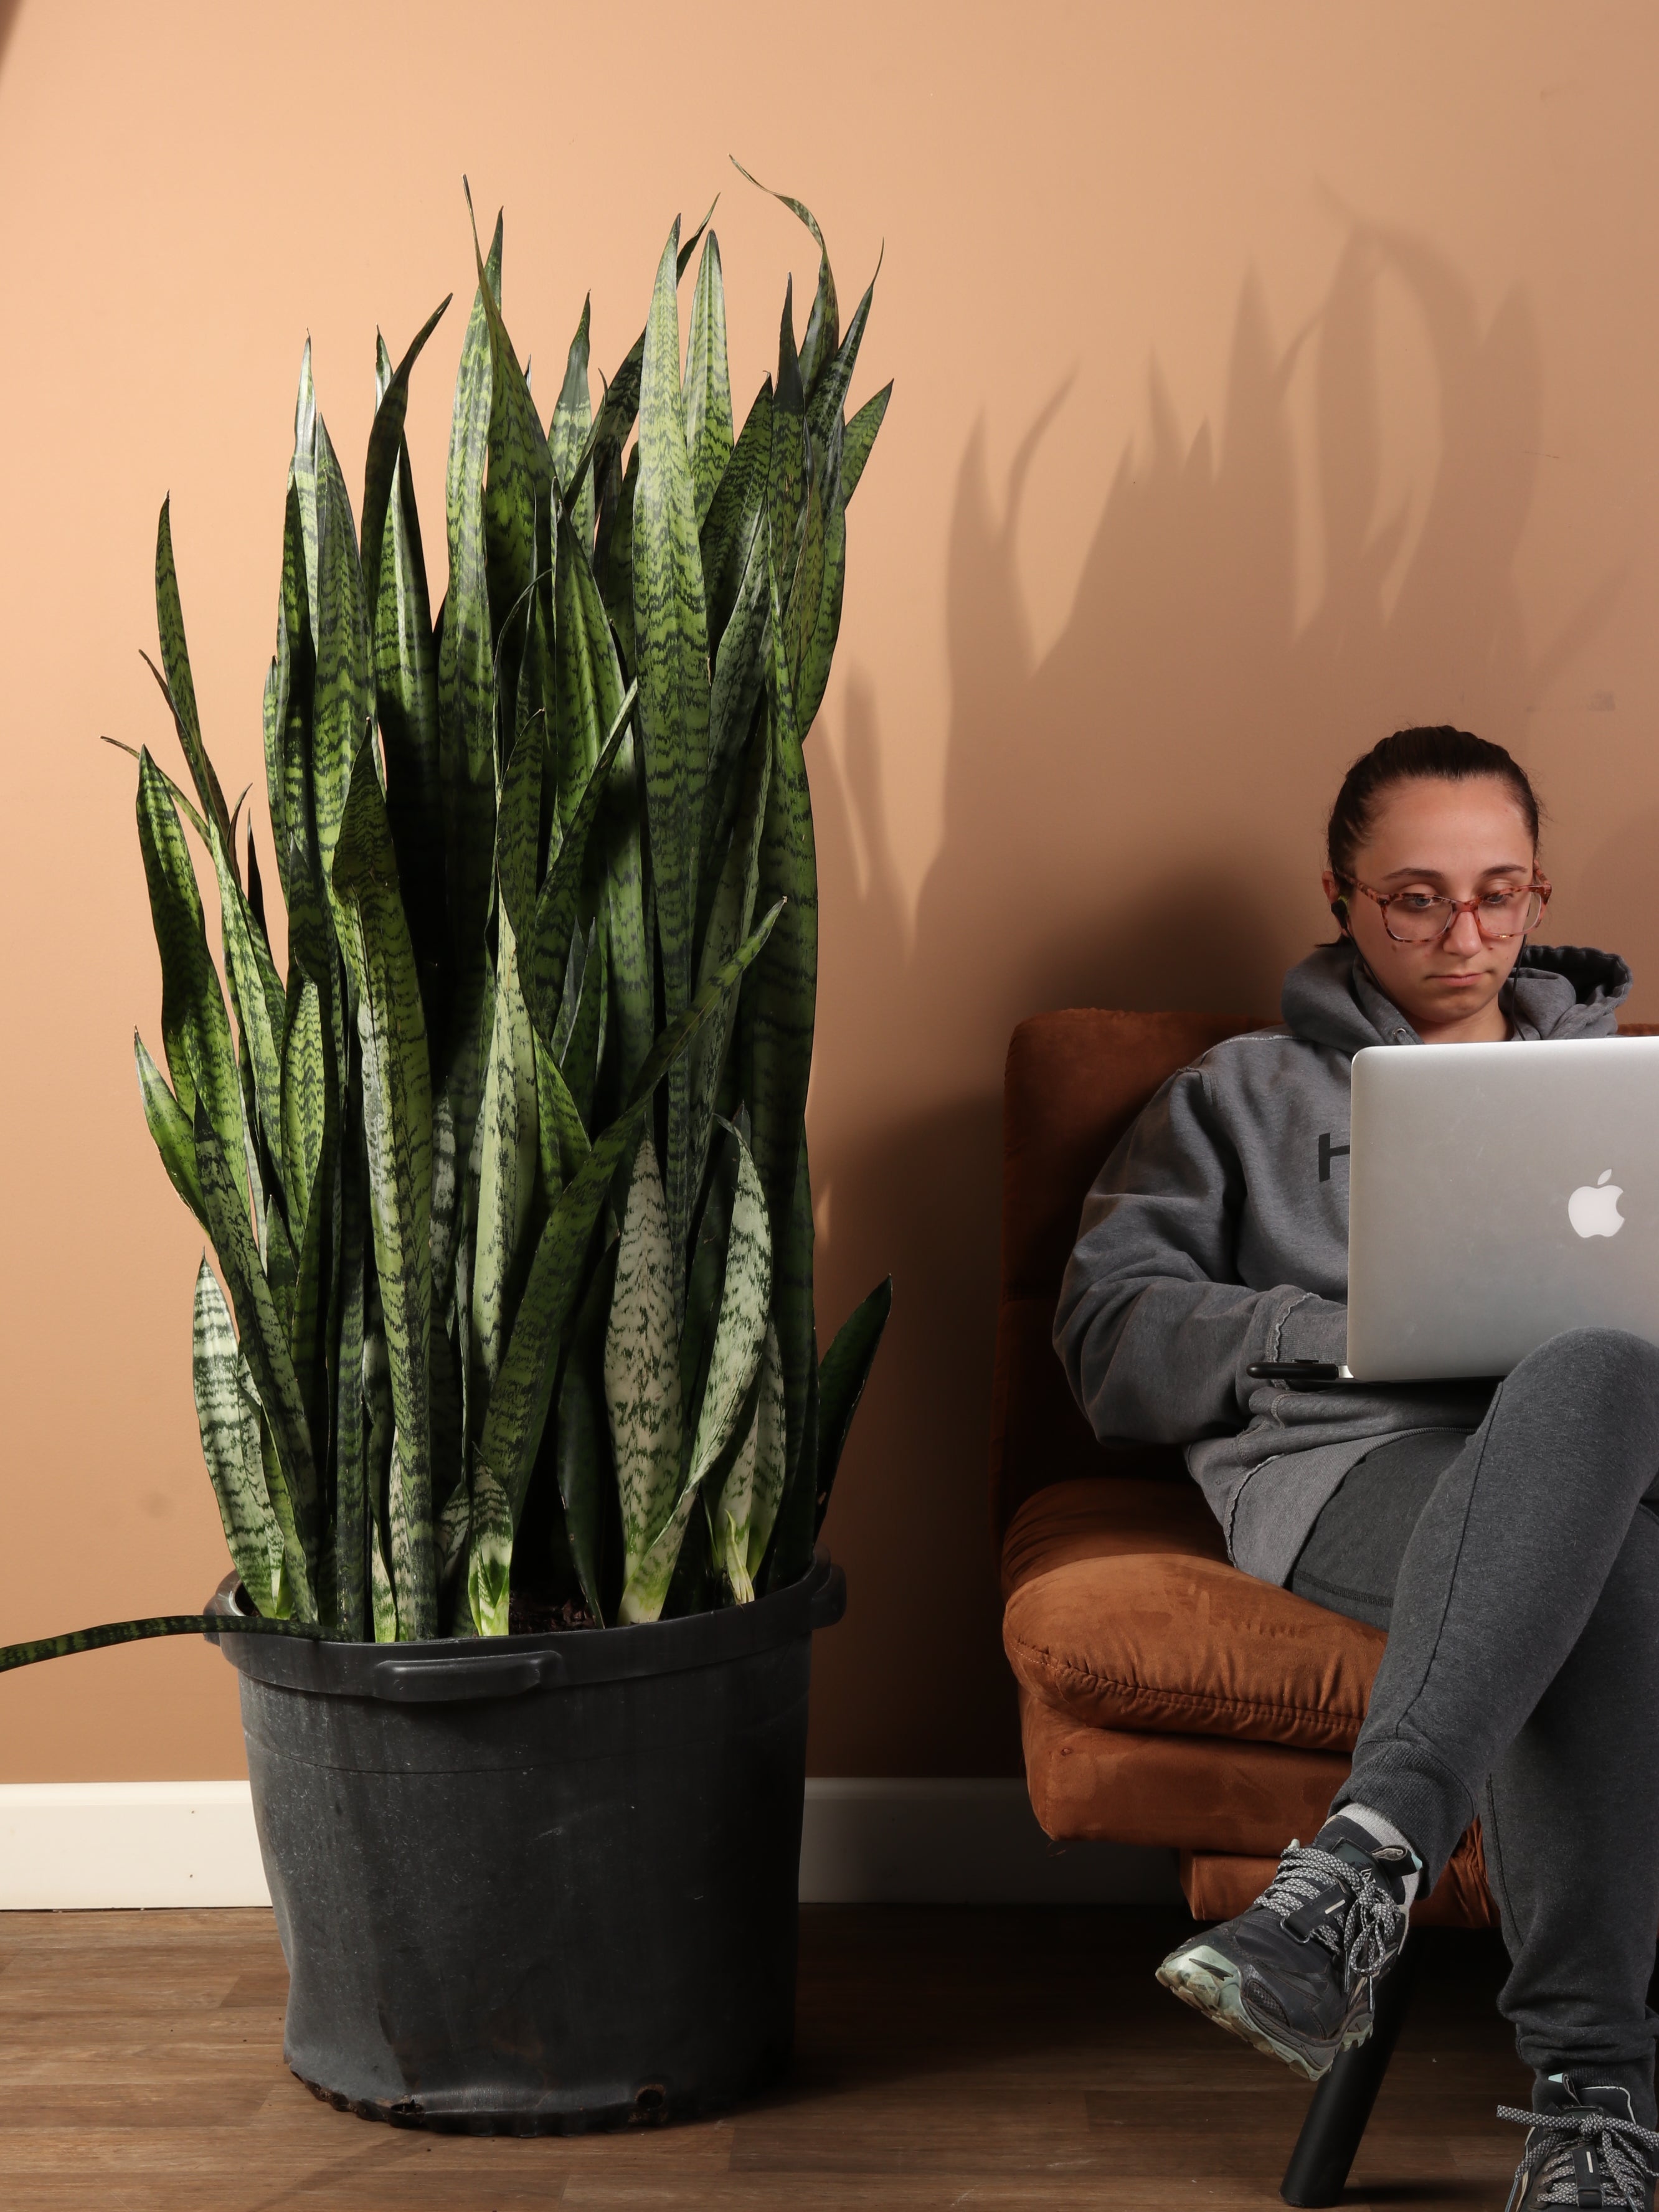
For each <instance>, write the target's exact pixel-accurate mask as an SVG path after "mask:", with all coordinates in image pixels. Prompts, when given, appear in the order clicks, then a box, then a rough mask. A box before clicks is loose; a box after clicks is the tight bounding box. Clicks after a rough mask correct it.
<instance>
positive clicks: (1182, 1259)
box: [1054, 1068, 1347, 1443]
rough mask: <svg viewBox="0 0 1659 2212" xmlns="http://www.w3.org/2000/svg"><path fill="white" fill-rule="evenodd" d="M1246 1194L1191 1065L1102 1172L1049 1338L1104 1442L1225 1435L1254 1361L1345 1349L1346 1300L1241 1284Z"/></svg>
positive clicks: (1234, 1423) (1233, 1426)
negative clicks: (1240, 1230)
mask: <svg viewBox="0 0 1659 2212" xmlns="http://www.w3.org/2000/svg"><path fill="white" fill-rule="evenodd" d="M1243 1198H1244V1178H1243V1170H1242V1169H1241V1168H1240V1165H1239V1161H1238V1155H1237V1152H1236V1151H1235V1150H1234V1148H1233V1146H1232V1144H1231V1140H1230V1139H1229V1138H1228V1136H1227V1133H1226V1132H1225V1129H1223V1128H1222V1127H1220V1125H1219V1124H1218V1121H1217V1120H1216V1117H1215V1116H1214V1115H1213V1114H1212V1111H1211V1109H1210V1103H1209V1098H1208V1094H1207V1092H1206V1088H1205V1083H1204V1078H1203V1075H1202V1073H1201V1072H1200V1070H1199V1069H1197V1068H1185V1069H1183V1070H1182V1073H1180V1074H1179V1075H1176V1076H1174V1077H1172V1078H1171V1079H1170V1081H1169V1082H1168V1083H1166V1084H1165V1085H1164V1088H1163V1090H1162V1091H1159V1092H1158V1096H1157V1097H1156V1098H1154V1099H1153V1100H1152V1103H1151V1104H1150V1105H1149V1106H1148V1107H1147V1108H1146V1111H1145V1113H1143V1114H1142V1115H1141V1116H1140V1118H1139V1121H1136V1123H1135V1125H1134V1127H1133V1128H1132V1129H1131V1130H1130V1131H1129V1132H1128V1133H1127V1136H1126V1137H1125V1138H1124V1139H1123V1141H1122V1143H1121V1144H1120V1145H1119V1146H1118V1147H1117V1150H1116V1151H1115V1152H1114V1153H1113V1154H1112V1157H1111V1158H1110V1159H1109V1160H1108V1161H1107V1163H1106V1165H1105V1166H1104V1168H1103V1169H1102V1170H1101V1173H1100V1176H1099V1177H1098V1179H1097V1182H1096V1183H1095V1186H1094V1188H1093V1189H1092V1190H1091V1192H1090V1193H1089V1195H1088V1198H1087V1200H1085V1204H1084V1208H1083V1223H1082V1228H1081V1230H1080V1231H1079V1237H1078V1242H1077V1245H1076V1247H1075V1249H1074V1250H1073V1254H1072V1257H1071V1260H1070V1262H1069V1263H1068V1265H1067V1267H1066V1276H1065V1279H1064V1281H1063V1282H1062V1284H1061V1285H1060V1306H1059V1310H1058V1311H1057V1312H1056V1314H1055V1316H1054V1348H1055V1350H1056V1351H1057V1352H1059V1354H1060V1358H1061V1360H1062V1361H1063V1362H1064V1364H1065V1367H1066V1375H1067V1376H1068V1378H1069V1380H1070V1382H1071V1385H1072V1389H1073V1392H1074V1394H1075V1395H1076V1397H1077V1401H1078V1403H1079V1405H1080V1406H1081V1407H1083V1410H1084V1412H1085V1413H1087V1415H1088V1416H1089V1419H1090V1421H1091V1423H1092V1425H1093V1426H1094V1431H1095V1434H1096V1435H1097V1437H1101V1438H1102V1440H1103V1441H1104V1440H1106V1439H1108V1438H1110V1437H1134V1438H1139V1439H1141V1440H1143V1441H1145V1442H1148V1443H1191V1442H1193V1441H1194V1438H1196V1437H1205V1436H1220V1435H1226V1434H1228V1433H1230V1432H1231V1431H1234V1430H1237V1429H1240V1428H1242V1427H1243V1426H1244V1425H1245V1423H1246V1422H1247V1421H1248V1420H1249V1401H1250V1396H1251V1393H1252V1391H1253V1389H1256V1388H1259V1387H1260V1386H1258V1385H1255V1384H1253V1383H1251V1381H1250V1378H1249V1376H1248V1375H1247V1374H1246V1372H1245V1370H1246V1369H1247V1368H1248V1367H1249V1366H1250V1364H1252V1363H1253V1362H1255V1361H1257V1360H1265V1359H1328V1360H1338V1361H1340V1359H1341V1358H1343V1356H1344V1352H1345V1349H1346V1338H1347V1309H1346V1307H1345V1306H1341V1305H1338V1304H1334V1302H1333V1301H1331V1300H1330V1299H1328V1298H1321V1297H1315V1296H1314V1294H1313V1293H1312V1292H1311V1291H1304V1290H1302V1289H1300V1288H1298V1287H1297V1285H1293V1284H1283V1285H1279V1286H1278V1287H1277V1288H1275V1289H1272V1290H1266V1291H1253V1290H1249V1289H1248V1288H1246V1286H1245V1285H1243V1284H1242V1283H1241V1282H1240V1281H1239V1280H1238V1269H1237V1261H1236V1258H1235V1251H1236V1246H1237V1223H1238V1215H1239V1211H1240V1208H1241V1207H1242V1206H1243Z"/></svg>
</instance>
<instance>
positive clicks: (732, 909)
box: [690, 719, 771, 1190]
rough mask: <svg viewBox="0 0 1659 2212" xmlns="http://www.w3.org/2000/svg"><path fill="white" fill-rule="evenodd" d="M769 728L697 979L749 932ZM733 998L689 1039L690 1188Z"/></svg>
mask: <svg viewBox="0 0 1659 2212" xmlns="http://www.w3.org/2000/svg"><path fill="white" fill-rule="evenodd" d="M770 768H771V743H770V732H769V730H768V727H767V725H766V722H765V720H764V719H761V720H757V723H756V726H755V733H754V736H753V738H751V740H750V746H749V754H748V757H747V759H746V760H745V761H744V764H743V774H742V776H741V778H740V779H738V781H739V789H740V794H741V795H740V798H739V801H738V811H737V815H736V818H735V820H734V823H733V825H732V833H731V837H730V840H729V842H728V843H727V846H726V853H725V855H724V859H723V861H722V865H721V867H720V877H719V880H718V883H717V884H716V887H715V890H714V898H713V901H712V902H711V904H710V908H709V915H708V927H707V928H706V929H705V931H704V933H703V939H702V953H701V957H700V967H699V972H698V981H699V982H700V983H702V982H707V981H708V978H709V977H710V976H711V975H714V974H715V973H716V972H717V971H718V970H719V969H720V968H722V967H724V965H725V964H726V961H728V960H729V959H730V958H731V957H732V954H733V953H734V952H735V951H737V948H738V945H741V944H742V942H743V940H744V938H745V937H746V936H747V935H748V934H749V926H750V921H752V920H753V918H754V912H755V897H756V892H757V887H758V884H759V871H760V840H761V831H762V829H763V824H764V823H765V820H766V795H767V791H768V788H769V784H770V781H771V776H770ZM736 1012H737V1008H736V1006H735V1003H734V1002H733V1001H732V1000H727V1001H726V1004H725V1005H724V1006H721V1007H720V1010H719V1011H718V1012H716V1013H715V1014H714V1015H713V1016H712V1017H711V1018H710V1019H709V1020H708V1023H707V1024H705V1025H704V1027H703V1029H702V1030H701V1032H700V1033H699V1035H698V1036H697V1038H696V1042H695V1043H694V1044H693V1045H692V1048H691V1054H690V1066H691V1085H690V1088H691V1115H690V1152H691V1167H690V1176H691V1188H693V1189H694V1190H701V1189H702V1180H703V1170H704V1169H705V1167H706V1165H707V1164H708V1142H709V1136H710V1133H711V1131H712V1130H713V1127H714V1110H715V1105H716V1102H717V1101H718V1099H719V1097H720V1078H721V1076H722V1074H723V1073H724V1072H725V1068H726V1053H727V1051H728V1049H729V1048H730V1045H731V1040H732V1018H733V1017H734V1015H735V1014H736Z"/></svg>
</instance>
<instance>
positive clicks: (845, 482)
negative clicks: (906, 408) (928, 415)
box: [841, 383, 893, 506]
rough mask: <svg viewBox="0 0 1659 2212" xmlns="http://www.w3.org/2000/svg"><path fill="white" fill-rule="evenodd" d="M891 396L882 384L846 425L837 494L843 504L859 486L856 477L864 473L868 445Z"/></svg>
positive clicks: (868, 453)
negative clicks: (838, 492)
mask: <svg viewBox="0 0 1659 2212" xmlns="http://www.w3.org/2000/svg"><path fill="white" fill-rule="evenodd" d="M892 396H893V387H892V385H891V384H890V383H887V384H884V385H883V386H882V387H881V390H880V391H879V392H877V394H876V396H875V398H873V399H866V401H865V403H864V404H863V406H862V407H860V410H859V411H858V413H857V414H856V415H855V416H854V417H853V419H852V421H851V422H849V423H848V426H847V435H846V436H845V438H843V439H842V447H841V496H842V505H843V506H845V505H847V504H848V502H849V501H851V499H852V496H853V494H854V492H855V491H856V490H857V489H858V488H859V478H860V477H861V476H862V475H863V474H864V465H865V463H866V461H867V460H868V459H869V458H870V448H871V447H872V446H873V445H874V444H875V442H876V433H877V431H878V430H879V429H880V428H881V424H882V417H883V416H884V415H885V414H886V412H887V403H888V401H889V400H890V398H892Z"/></svg>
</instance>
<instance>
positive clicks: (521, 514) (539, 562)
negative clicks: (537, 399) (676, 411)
mask: <svg viewBox="0 0 1659 2212" xmlns="http://www.w3.org/2000/svg"><path fill="white" fill-rule="evenodd" d="M471 209H472V195H471V191H468V193H467V212H468V213H469V215H470V214H471ZM499 220H500V218H499V217H498V218H497V221H498V222H499ZM472 252H473V257H474V259H475V260H476V262H477V270H478V295H477V296H478V298H479V300H480V301H481V302H482V303H483V311H484V321H485V325H486V327H487V329H488V331H489V356H490V373H491V386H490V401H489V473H488V476H487V478H486V480H485V486H484V542H485V547H486V562H485V568H486V574H487V578H488V584H489V605H490V611H491V615H492V618H493V620H494V623H495V630H496V634H497V635H500V634H501V629H502V628H503V626H504V624H505V621H506V617H507V610H508V609H509V608H510V607H511V606H512V605H513V603H514V602H515V601H516V600H518V599H520V598H521V597H522V596H523V594H524V593H525V592H527V591H528V590H529V588H530V584H531V580H532V577H533V576H534V575H535V574H536V573H537V571H538V569H541V568H547V567H549V566H550V550H549V547H548V544H547V533H548V526H549V520H550V512H551V504H552V486H553V467H552V462H551V460H550V457H549V454H548V450H547V439H546V437H545V435H544V433H543V430H542V425H541V418H540V417H539V416H538V414H537V412H536V408H535V404H534V402H533V401H532V398H531V397H530V387H529V386H528V385H527V384H526V381H525V375H524V371H523V370H522V369H521V368H520V366H519V357H518V356H517V354H516V353H515V352H514V351H513V341H512V339H511V338H510V337H508V336H507V325H506V324H505V323H504V322H503V321H502V320H501V307H500V304H499V301H498V298H497V294H496V290H495V286H494V285H493V284H492V283H490V281H489V277H488V276H487V275H486V273H485V270H484V262H483V253H482V252H480V250H479V247H478V234H477V228H476V225H475V227H474V229H473V234H472ZM538 533H539V536H540V539H541V541H542V542H541V543H540V544H538ZM509 696H511V695H510V693H509Z"/></svg>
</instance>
